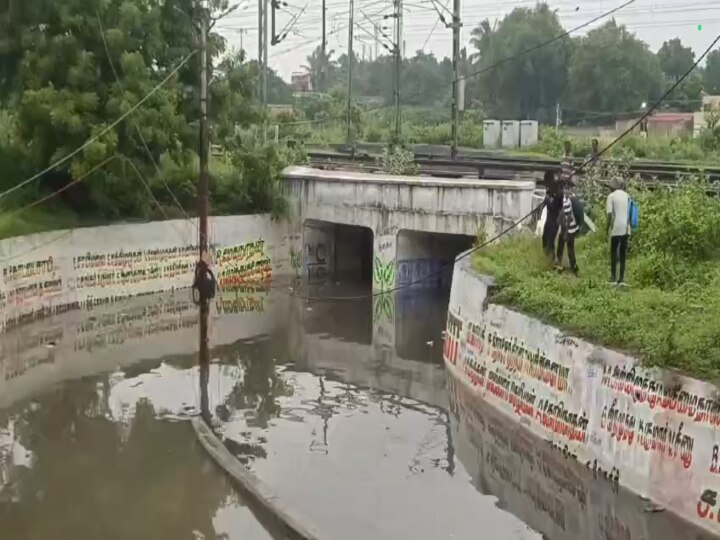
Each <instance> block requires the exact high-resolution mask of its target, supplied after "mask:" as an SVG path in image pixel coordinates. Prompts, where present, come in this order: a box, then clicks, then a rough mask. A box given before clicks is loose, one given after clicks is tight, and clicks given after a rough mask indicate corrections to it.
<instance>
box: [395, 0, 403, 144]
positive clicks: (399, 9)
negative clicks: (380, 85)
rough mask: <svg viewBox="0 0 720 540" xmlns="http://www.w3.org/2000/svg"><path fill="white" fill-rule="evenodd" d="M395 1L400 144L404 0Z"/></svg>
mask: <svg viewBox="0 0 720 540" xmlns="http://www.w3.org/2000/svg"><path fill="white" fill-rule="evenodd" d="M394 2H395V144H400V137H401V136H402V119H401V117H400V70H401V68H402V40H403V36H402V31H403V28H402V18H403V12H402V0H394Z"/></svg>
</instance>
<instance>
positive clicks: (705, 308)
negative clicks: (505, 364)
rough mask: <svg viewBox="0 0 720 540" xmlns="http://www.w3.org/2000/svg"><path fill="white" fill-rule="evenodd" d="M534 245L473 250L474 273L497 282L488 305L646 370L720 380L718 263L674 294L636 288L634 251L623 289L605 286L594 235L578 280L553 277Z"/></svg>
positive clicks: (599, 237)
mask: <svg viewBox="0 0 720 540" xmlns="http://www.w3.org/2000/svg"><path fill="white" fill-rule="evenodd" d="M540 244H541V240H540V238H537V237H535V236H532V235H530V234H523V235H518V236H516V237H514V238H511V239H510V240H508V241H507V242H504V243H499V244H497V245H494V246H491V247H489V248H486V249H483V250H481V251H479V252H477V253H476V254H475V255H474V258H473V261H472V262H473V268H474V269H475V270H476V271H478V272H480V273H484V274H489V275H492V276H494V277H495V278H496V279H497V283H498V288H497V289H496V291H495V292H494V293H493V301H495V302H497V303H500V304H503V305H506V306H508V307H511V308H513V309H516V310H518V311H521V312H523V313H526V314H528V315H531V316H535V317H537V318H540V319H542V320H543V321H545V322H547V323H550V324H553V325H556V326H558V327H560V328H562V329H564V330H567V331H570V332H572V333H573V334H574V335H577V336H579V337H583V338H585V339H587V340H589V341H591V342H594V343H598V344H602V345H605V346H608V347H610V348H614V349H618V350H622V351H625V352H628V353H631V354H634V355H635V356H637V357H639V358H640V359H641V360H642V361H643V364H644V365H646V366H659V367H663V368H674V369H677V370H679V371H680V372H682V373H684V374H687V375H690V376H694V377H699V378H703V379H715V378H717V377H720V270H719V268H720V265H718V263H717V261H710V262H705V263H703V264H700V265H698V266H697V267H695V271H696V272H698V274H697V277H698V279H697V282H694V281H688V280H686V281H685V282H684V283H683V284H681V285H680V286H677V287H673V288H660V287H657V286H652V285H643V284H638V283H637V281H638V279H634V278H633V271H634V270H636V269H639V268H642V267H643V266H646V265H647V264H648V261H647V260H645V259H647V258H649V257H650V256H649V255H648V256H646V255H644V254H642V253H638V252H637V251H638V250H637V249H633V247H634V246H633V242H632V239H631V253H630V255H629V260H628V269H627V271H628V276H627V277H628V278H629V279H628V281H629V283H630V285H631V286H630V287H627V288H620V289H618V288H615V287H612V286H610V285H609V284H608V279H609V277H610V276H609V274H610V269H609V262H608V261H609V252H608V251H609V248H607V244H606V241H605V238H604V235H603V234H601V233H597V234H594V235H592V236H589V237H585V238H581V239H579V241H578V243H577V246H576V250H577V254H578V264H579V266H580V277H578V278H575V277H574V276H573V275H572V274H571V273H569V272H563V273H559V272H557V271H554V270H553V269H552V268H551V265H550V263H549V261H547V259H546V258H545V257H544V255H543V253H542V248H541V245H540Z"/></svg>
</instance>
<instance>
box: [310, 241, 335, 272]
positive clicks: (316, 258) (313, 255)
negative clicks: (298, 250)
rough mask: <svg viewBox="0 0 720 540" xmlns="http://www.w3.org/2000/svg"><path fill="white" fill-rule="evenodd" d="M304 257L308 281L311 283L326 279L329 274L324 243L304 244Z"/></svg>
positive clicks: (326, 249) (326, 250)
mask: <svg viewBox="0 0 720 540" xmlns="http://www.w3.org/2000/svg"><path fill="white" fill-rule="evenodd" d="M305 257H306V258H305V261H306V266H307V270H308V279H309V280H310V281H311V282H315V281H323V280H325V279H327V277H328V274H329V271H328V267H329V260H328V257H329V253H328V247H327V244H326V243H325V241H316V242H310V243H307V244H305Z"/></svg>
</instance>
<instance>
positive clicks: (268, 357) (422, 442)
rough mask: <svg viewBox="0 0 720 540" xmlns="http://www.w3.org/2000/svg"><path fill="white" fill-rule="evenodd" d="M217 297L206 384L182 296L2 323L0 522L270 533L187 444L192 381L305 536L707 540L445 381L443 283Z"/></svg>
mask: <svg viewBox="0 0 720 540" xmlns="http://www.w3.org/2000/svg"><path fill="white" fill-rule="evenodd" d="M324 292H325V294H329V295H342V294H351V293H352V292H354V293H355V294H357V292H358V291H357V290H356V289H354V288H338V289H335V288H333V290H326V291H324ZM232 295H233V296H232V297H228V296H227V295H225V296H223V297H222V298H219V299H218V302H217V303H216V305H215V306H213V310H212V316H211V321H210V336H209V337H210V344H211V356H210V358H211V364H210V366H209V370H208V377H207V384H206V385H201V384H200V380H201V377H200V373H199V369H198V367H197V350H198V345H197V336H198V327H197V311H196V309H195V308H194V306H192V304H190V303H189V302H187V299H186V298H185V297H184V296H182V295H179V296H175V297H159V298H145V299H142V300H137V301H134V302H132V303H129V304H127V303H126V304H116V305H110V306H106V307H104V308H103V309H102V310H95V311H93V312H83V313H80V312H77V313H69V314H65V315H63V316H61V317H57V318H55V319H52V320H47V321H41V322H37V323H33V324H32V325H29V326H28V327H23V328H21V329H15V330H13V331H11V332H10V333H9V334H8V335H5V336H3V341H2V345H3V349H2V352H3V355H2V360H1V361H0V531H2V534H0V537H1V538H3V539H4V538H9V539H13V540H14V539H18V540H20V539H22V540H24V539H33V540H35V539H49V538H52V539H61V540H65V539H71V538H72V539H85V538H88V539H94V538H105V539H123V540H124V539H137V538H153V539H165V538H167V539H171V538H172V539H183V538H188V539H193V540H195V539H220V538H223V539H225V538H233V539H234V538H243V539H246V538H250V539H252V538H270V537H272V536H273V533H272V531H269V532H268V530H266V529H265V528H264V527H263V525H262V524H261V522H260V521H259V520H258V518H257V517H256V516H255V515H254V514H253V512H252V511H251V510H250V509H249V508H248V506H247V504H246V503H245V501H244V500H243V498H242V497H241V496H239V495H238V494H237V492H236V491H235V490H234V489H233V488H232V486H231V485H230V484H229V483H228V481H226V479H225V478H224V476H223V475H222V474H221V473H220V472H219V470H218V469H217V468H216V467H215V466H214V464H213V463H212V462H211V461H210V460H209V458H207V457H206V456H205V455H204V453H203V451H202V448H201V447H200V446H199V444H198V443H197V442H196V441H195V438H194V433H193V431H192V429H191V428H190V426H189V425H188V422H186V419H187V418H188V417H190V416H192V415H196V414H198V412H199V410H198V409H199V407H200V403H201V402H202V398H203V397H205V398H206V400H207V403H208V404H209V411H210V413H211V414H212V416H213V425H214V427H215V430H216V432H217V433H218V434H219V435H220V436H221V437H222V438H224V441H225V444H226V446H227V447H228V449H229V450H230V451H231V452H232V453H233V454H235V455H236V456H237V457H238V459H240V460H241V461H242V462H243V463H244V464H245V465H246V466H247V467H249V468H250V469H251V470H252V471H253V472H255V473H256V474H257V475H258V476H259V477H260V478H261V479H262V480H264V481H265V482H266V483H267V484H268V485H269V486H271V488H272V489H273V490H274V491H275V493H276V494H277V495H278V496H279V497H280V499H282V500H283V501H284V502H286V503H287V504H289V505H290V506H292V507H293V508H294V510H295V511H296V512H297V513H299V514H301V515H304V516H305V518H306V519H307V520H308V521H309V522H311V523H313V525H314V526H315V528H316V529H317V530H319V531H320V533H321V537H322V538H341V539H356V538H357V539H360V538H363V539H365V538H378V539H381V538H388V539H390V538H393V539H397V538H410V539H425V538H427V539H436V538H456V539H457V538H463V539H464V538H492V539H499V540H520V539H523V540H524V539H540V538H549V539H565V538H602V539H628V540H629V539H633V540H636V539H642V538H647V539H650V538H652V539H653V540H654V539H665V538H667V539H670V538H706V536H702V535H701V533H698V532H697V531H696V530H695V529H691V528H689V527H688V526H687V525H686V524H685V523H684V522H682V521H680V520H678V519H675V518H673V517H672V515H671V514H669V513H667V512H661V513H650V512H647V511H646V506H647V505H646V504H645V503H644V502H643V501H641V500H640V499H639V498H637V497H633V496H631V495H629V494H627V493H623V492H619V491H618V490H617V489H615V488H614V486H613V485H612V484H611V483H608V482H607V481H606V480H605V479H603V478H594V477H593V476H592V473H591V472H590V471H586V470H585V469H584V468H582V467H578V466H577V464H575V463H574V462H572V460H566V459H565V458H563V457H562V454H559V453H558V452H557V451H555V450H553V449H551V448H549V447H547V445H546V444H545V443H544V442H542V441H537V440H534V439H532V438H531V437H529V436H528V435H527V434H525V433H524V432H523V431H522V430H521V429H520V428H519V427H515V426H512V425H510V424H509V423H508V422H507V421H506V420H504V419H503V418H502V417H500V416H499V415H497V414H496V413H494V412H493V411H492V410H488V408H487V407H483V406H482V404H480V403H477V401H475V400H474V399H473V398H472V396H469V395H468V394H467V392H466V391H464V389H463V387H460V386H459V385H456V384H455V383H454V382H453V381H452V380H448V379H447V378H446V373H445V370H444V369H443V365H442V357H441V351H442V341H441V331H442V329H443V327H444V319H445V313H446V311H445V310H446V307H447V292H445V293H444V294H442V293H438V292H428V291H409V292H404V293H403V294H401V295H399V296H396V297H380V298H376V299H374V300H367V301H360V302H354V303H352V304H345V303H337V302H319V301H314V302H308V301H297V300H291V299H290V297H289V296H288V295H287V294H284V293H282V292H280V291H274V292H273V293H264V292H258V293H248V294H244V293H243V294H236V293H232Z"/></svg>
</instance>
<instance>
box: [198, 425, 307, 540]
mask: <svg viewBox="0 0 720 540" xmlns="http://www.w3.org/2000/svg"><path fill="white" fill-rule="evenodd" d="M191 422H192V426H193V429H194V430H195V434H196V435H197V437H198V440H199V441H200V444H202V445H203V447H204V448H205V450H207V452H208V453H209V454H210V455H211V456H212V458H213V459H214V460H215V462H216V463H217V464H218V465H219V466H220V467H221V468H222V469H223V470H224V471H225V472H226V473H227V474H228V475H230V477H231V478H232V479H233V481H234V482H235V483H236V484H237V485H238V486H239V487H240V488H241V489H242V491H243V492H244V493H245V494H246V495H249V496H250V497H251V498H252V502H254V503H256V504H257V505H259V506H260V509H261V510H262V511H264V512H265V513H267V514H268V515H269V516H270V518H271V520H272V521H273V523H272V525H273V526H274V527H273V528H274V529H276V530H277V531H279V532H280V533H281V534H282V537H283V538H289V539H293V540H295V539H298V540H318V539H319V538H320V537H319V535H318V533H317V532H316V531H315V529H314V528H313V527H312V526H310V525H308V524H307V523H306V522H305V520H304V519H302V518H300V517H299V516H297V515H295V514H294V512H293V511H292V510H291V509H290V508H288V507H287V506H285V505H284V504H283V503H282V501H281V500H280V499H278V498H277V497H276V496H275V495H274V494H273V493H272V491H271V490H270V488H269V487H268V486H267V485H265V484H264V483H263V482H262V481H261V480H260V479H259V478H258V477H257V476H255V475H254V474H253V473H251V472H250V471H249V470H248V469H246V468H245V467H244V466H243V465H242V464H241V463H240V462H239V461H238V460H237V458H236V457H235V456H233V455H232V454H231V453H230V452H229V451H228V449H227V448H225V445H224V444H223V443H222V442H221V441H220V439H219V438H218V437H217V436H216V435H215V434H214V433H213V432H212V430H211V429H210V428H209V427H208V426H207V424H206V423H205V422H204V421H203V420H202V419H201V418H199V417H196V418H193V419H192V421H191Z"/></svg>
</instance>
